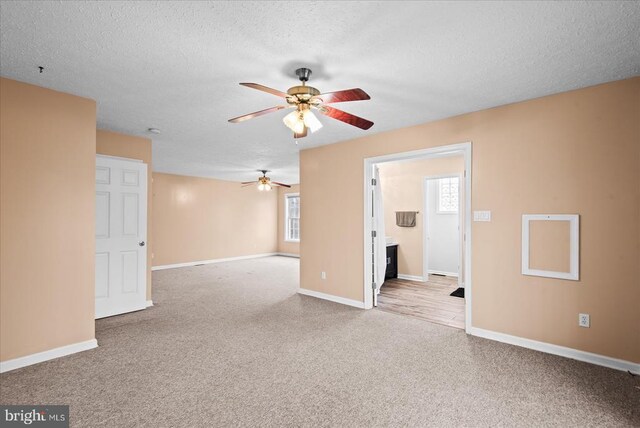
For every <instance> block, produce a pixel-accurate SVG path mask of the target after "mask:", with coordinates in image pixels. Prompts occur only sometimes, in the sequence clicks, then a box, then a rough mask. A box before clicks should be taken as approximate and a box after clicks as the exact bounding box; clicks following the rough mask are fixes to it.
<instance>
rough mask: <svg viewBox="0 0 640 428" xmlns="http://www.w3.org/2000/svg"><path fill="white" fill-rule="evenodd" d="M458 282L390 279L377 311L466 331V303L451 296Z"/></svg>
mask: <svg viewBox="0 0 640 428" xmlns="http://www.w3.org/2000/svg"><path fill="white" fill-rule="evenodd" d="M457 288H458V279H457V278H454V277H447V276H435V275H429V281H428V282H418V281H407V280H404V279H397V278H396V279H388V280H387V281H385V283H384V285H383V286H382V289H381V290H380V294H379V295H378V309H380V310H383V311H386V312H393V313H396V314H401V315H409V316H412V317H415V318H420V319H423V320H426V321H431V322H434V323H437V324H444V325H448V326H450V327H456V328H462V329H464V299H462V298H460V297H452V296H450V295H449V294H450V293H451V292H452V291H454V290H456V289H457Z"/></svg>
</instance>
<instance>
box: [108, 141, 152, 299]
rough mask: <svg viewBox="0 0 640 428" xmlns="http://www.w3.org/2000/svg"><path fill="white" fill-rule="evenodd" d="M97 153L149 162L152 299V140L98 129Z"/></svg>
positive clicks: (149, 244)
mask: <svg viewBox="0 0 640 428" xmlns="http://www.w3.org/2000/svg"><path fill="white" fill-rule="evenodd" d="M96 153H99V154H102V155H109V156H119V157H122V158H129V159H139V160H141V161H142V162H144V163H146V164H147V241H146V243H147V299H148V300H151V266H152V262H153V260H152V259H151V255H152V254H153V233H152V232H153V228H152V222H153V215H152V213H153V210H152V208H153V207H152V201H153V179H152V165H151V140H150V139H148V138H142V137H133V136H131V135H125V134H119V133H117V132H110V131H104V130H101V129H98V131H97V133H96Z"/></svg>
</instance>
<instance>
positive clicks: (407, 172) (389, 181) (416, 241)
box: [379, 156, 464, 277]
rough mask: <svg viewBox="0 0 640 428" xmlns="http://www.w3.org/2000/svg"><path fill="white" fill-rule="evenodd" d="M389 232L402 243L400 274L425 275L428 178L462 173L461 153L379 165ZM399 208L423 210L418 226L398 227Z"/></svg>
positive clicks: (399, 253) (418, 219) (386, 227)
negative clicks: (425, 181) (425, 189)
mask: <svg viewBox="0 0 640 428" xmlns="http://www.w3.org/2000/svg"><path fill="white" fill-rule="evenodd" d="M379 170H380V184H381V190H382V200H383V204H384V225H385V234H386V235H387V236H391V237H392V238H393V240H394V241H395V242H397V243H398V273H399V274H403V275H412V276H420V277H421V276H422V274H423V267H422V265H423V260H424V259H423V254H424V253H423V248H422V247H423V234H424V219H425V213H424V183H423V182H424V177H427V176H435V175H443V174H452V173H453V174H455V173H462V172H463V171H464V158H463V157H460V156H456V157H447V158H438V159H424V160H415V161H407V162H391V163H383V164H380V165H379ZM396 211H420V214H418V215H417V216H416V226H415V227H399V226H396V214H395V213H396Z"/></svg>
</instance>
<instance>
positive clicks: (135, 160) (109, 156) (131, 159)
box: [96, 153, 145, 163]
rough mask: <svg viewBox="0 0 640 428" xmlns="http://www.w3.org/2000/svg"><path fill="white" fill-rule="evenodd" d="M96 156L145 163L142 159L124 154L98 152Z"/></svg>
mask: <svg viewBox="0 0 640 428" xmlns="http://www.w3.org/2000/svg"><path fill="white" fill-rule="evenodd" d="M96 157H99V158H107V159H115V160H122V161H127V162H141V163H145V162H144V161H143V160H142V159H133V158H123V157H122V156H111V155H102V154H100V153H97V154H96Z"/></svg>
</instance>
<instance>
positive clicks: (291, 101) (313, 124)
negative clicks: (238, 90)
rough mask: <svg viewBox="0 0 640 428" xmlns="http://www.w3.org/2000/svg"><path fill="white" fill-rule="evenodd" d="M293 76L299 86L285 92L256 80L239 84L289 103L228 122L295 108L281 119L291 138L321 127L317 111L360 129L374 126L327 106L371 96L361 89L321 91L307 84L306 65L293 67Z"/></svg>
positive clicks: (307, 72) (305, 134)
mask: <svg viewBox="0 0 640 428" xmlns="http://www.w3.org/2000/svg"><path fill="white" fill-rule="evenodd" d="M296 75H297V76H298V79H300V82H301V83H302V84H301V85H298V86H292V87H291V88H289V89H288V90H287V92H286V93H285V92H282V91H278V90H277V89H272V88H268V87H266V86H263V85H260V84H257V83H240V85H242V86H247V87H249V88H253V89H257V90H259V91H263V92H267V93H270V94H272V95H275V96H278V97H281V98H284V99H285V100H286V102H287V104H288V105H286V106H284V105H282V106H275V107H271V108H268V109H264V110H260V111H256V112H253V113H249V114H245V115H243V116H239V117H235V118H233V119H229V122H231V123H239V122H244V121H245V120H249V119H252V118H254V117H257V116H262V115H265V114H267V113H271V112H274V111H279V110H281V109H284V108H295V110H294V111H292V112H291V113H289V114H287V115H286V116H285V117H284V118H283V119H282V121H283V122H284V124H285V125H286V126H287V127H288V128H289V129H291V130H292V131H293V136H294V138H302V137H306V136H307V130H310V131H311V132H316V131H317V130H318V129H320V128H322V123H321V122H320V120H318V118H317V117H316V116H315V114H313V112H312V111H311V110H312V109H315V110H317V111H318V112H320V113H321V114H323V115H325V116H328V117H331V118H333V119H337V120H340V121H342V122H344V123H347V124H349V125H352V126H356V127H358V128H360V129H364V130H367V129H369V128H371V127H372V126H373V122H371V121H369V120H367V119H363V118H361V117H358V116H356V115H353V114H351V113H347V112H345V111H342V110H338V109H336V108H333V107H329V106H326V105H325V104H329V103H339V102H345V101H360V100H368V99H370V97H369V95H368V94H367V93H366V92H365V91H363V90H362V89H360V88H354V89H347V90H343V91H337V92H327V93H324V94H323V93H321V92H320V91H319V90H318V89H316V88H314V87H312V86H307V82H308V81H309V77H310V76H311V70H310V69H308V68H299V69H297V70H296Z"/></svg>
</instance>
